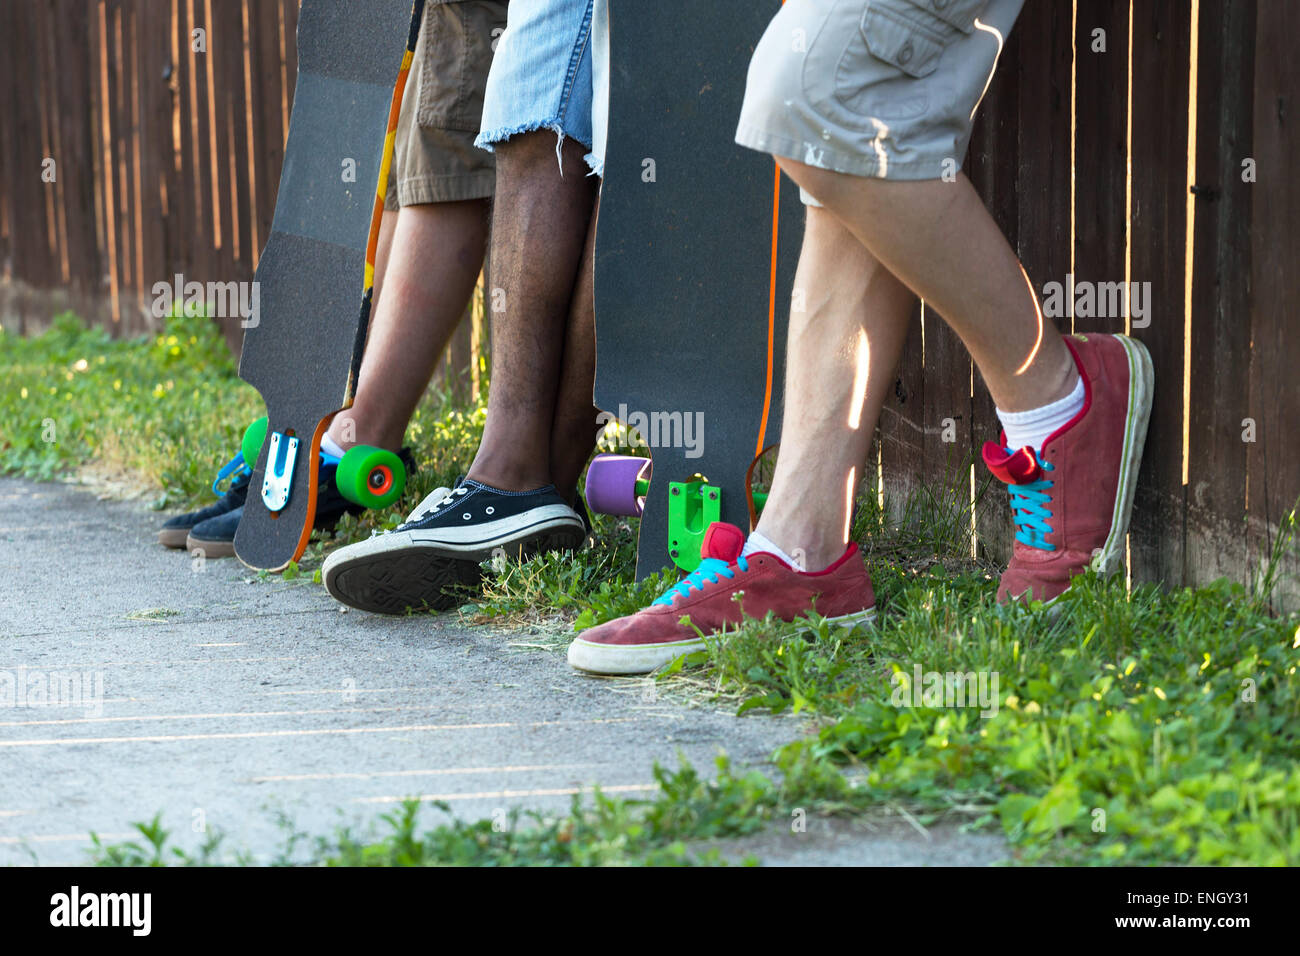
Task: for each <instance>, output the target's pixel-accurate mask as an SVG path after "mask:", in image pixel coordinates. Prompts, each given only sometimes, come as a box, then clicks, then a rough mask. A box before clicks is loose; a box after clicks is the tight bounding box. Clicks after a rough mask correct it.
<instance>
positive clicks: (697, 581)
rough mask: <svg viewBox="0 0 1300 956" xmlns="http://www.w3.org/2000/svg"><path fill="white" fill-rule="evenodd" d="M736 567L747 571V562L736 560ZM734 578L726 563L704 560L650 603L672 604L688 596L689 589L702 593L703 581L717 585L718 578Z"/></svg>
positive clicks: (734, 573)
mask: <svg viewBox="0 0 1300 956" xmlns="http://www.w3.org/2000/svg"><path fill="white" fill-rule="evenodd" d="M736 567H738V568H740V570H742V571H748V570H749V562H748V561H746V560H745V559H744V558H737V559H736ZM735 576H736V572H735V571H733V570H732V569H731V565H729V564H728V563H727V562H726V561H723V560H722V559H721V558H705V559H704V560H703V561H701V562H700V566H699V567H698V568H696V569H695V570H694V571H692V572H691V573H690V574H688V575H686V577H684V578H682V579H681V580H680V581H678V582H677V583H676V584H674V585H673V586H672V587H670V588H669V589H668V590H667V591H665V592H664V593H663V595H662V596H661V597H658V598H656V599H655V600H654V601H653V602H652V603H654V604H672V603H673V601H674V600H676V599H677V597H678V596H681V597H685V596H686V595H688V594H690V593H691V588H695V589H696V590H697V591H703V590H704V582H705V581H708V582H709V583H710V584H717V583H718V579H719V578H734V577H735Z"/></svg>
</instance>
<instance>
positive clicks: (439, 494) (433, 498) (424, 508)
mask: <svg viewBox="0 0 1300 956" xmlns="http://www.w3.org/2000/svg"><path fill="white" fill-rule="evenodd" d="M466 490H467V489H465V488H457V489H456V490H455V491H453V490H452V489H450V488H434V489H433V491H431V492H429V493H428V494H427V495H425V496H424V500H423V501H421V502H420V503H419V504H418V505H416V506H415V510H414V511H412V512H411V513H410V514H409V515H407V516H406V521H407V523H410V522H412V521H419V520H421V519H422V518H425V517H427V516H428V515H430V514H432V513H433V512H435V511H437V510H438V509H439V508H441V507H442V506H443V505H445V504H447V503H448V502H450V501H452V500H454V496H456V495H463V494H465V492H466Z"/></svg>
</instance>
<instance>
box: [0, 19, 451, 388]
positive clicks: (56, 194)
mask: <svg viewBox="0 0 1300 956" xmlns="http://www.w3.org/2000/svg"><path fill="white" fill-rule="evenodd" d="M297 23H298V3H297V0H0V109H2V110H3V114H2V117H0V263H3V274H2V277H0V320H3V322H4V324H5V326H6V327H10V328H15V329H17V330H19V331H33V330H37V329H39V328H41V327H42V326H43V325H44V324H45V323H46V322H48V320H49V318H50V316H52V315H54V314H55V313H57V312H59V311H61V310H63V309H72V310H74V311H76V312H77V313H78V314H80V315H81V316H82V317H83V318H84V319H86V320H87V321H89V322H92V323H96V324H102V325H104V326H106V327H108V328H110V329H112V330H113V331H114V332H115V333H118V334H128V335H129V334H137V333H140V332H144V331H147V330H150V329H152V328H154V327H156V324H157V323H156V320H154V319H153V318H152V316H151V315H150V312H149V307H150V303H151V301H152V293H151V291H150V290H151V289H152V287H153V285H154V283H156V282H160V281H167V282H170V281H171V280H172V277H173V276H175V275H177V274H181V275H183V276H185V279H186V280H187V281H191V280H196V281H199V282H203V283H206V282H209V281H217V282H230V281H247V280H251V279H252V277H253V270H254V269H255V268H256V267H257V258H258V255H259V253H260V252H261V249H262V245H263V244H264V243H265V241H266V237H267V235H268V234H269V233H270V229H271V218H272V216H273V214H274V212H275V195H276V187H277V186H278V185H279V181H280V165H281V162H282V161H283V159H284V144H285V139H286V137H287V135H288V130H289V112H290V109H291V108H292V106H293V84H294V79H295V75H296V64H297V45H296V41H295V30H296V29H297ZM394 69H396V67H394ZM47 159H52V160H53V161H54V164H53V167H52V169H51V170H49V171H47V165H46V161H47ZM51 172H52V176H51V175H50V173H51ZM47 179H48V180H52V181H47ZM470 325H471V324H470V323H469V322H463V323H462V324H461V328H460V329H459V330H458V332H457V334H456V336H455V337H454V339H453V341H452V343H451V345H450V347H449V350H448V354H447V356H446V357H445V360H444V362H443V364H442V365H441V366H440V368H439V377H440V378H442V379H444V380H445V381H446V383H447V384H448V385H450V386H454V387H456V388H457V389H458V390H459V387H460V386H461V384H462V383H463V382H464V379H465V377H464V376H461V375H459V374H455V373H457V372H459V371H460V370H463V369H465V368H467V367H469V366H470V364H471V359H470V343H471V338H472V335H473V331H472V329H471V327H470ZM223 331H224V332H225V334H226V337H227V341H229V343H230V345H231V347H232V348H233V349H235V350H236V351H237V350H238V348H239V345H240V339H239V336H240V330H239V327H238V320H237V319H231V320H229V321H228V322H226V323H225V324H224V326H223ZM474 377H475V378H476V376H474Z"/></svg>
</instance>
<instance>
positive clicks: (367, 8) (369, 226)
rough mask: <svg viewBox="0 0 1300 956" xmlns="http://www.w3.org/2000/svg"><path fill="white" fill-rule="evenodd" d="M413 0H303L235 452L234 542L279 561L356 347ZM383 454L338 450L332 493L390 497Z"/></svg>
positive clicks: (302, 523) (395, 475) (396, 485)
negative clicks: (237, 514) (253, 402)
mask: <svg viewBox="0 0 1300 956" xmlns="http://www.w3.org/2000/svg"><path fill="white" fill-rule="evenodd" d="M424 2H425V0H414V3H412V0H370V2H367V3H365V4H359V3H355V2H351V0H303V2H302V7H301V10H300V12H299V17H298V77H297V82H296V85H295V87H294V98H293V112H292V114H291V115H290V119H289V139H288V142H287V144H286V146H285V153H284V166H283V169H282V171H281V175H280V186H279V191H278V193H277V195H276V203H275V216H274V219H273V220H272V223H271V234H270V237H269V238H268V239H267V242H266V246H265V248H264V249H263V250H262V255H261V258H260V259H259V261H258V264H257V272H256V275H255V277H254V281H255V282H256V284H257V286H258V295H259V298H258V301H259V310H258V314H257V315H256V317H255V320H254V321H252V322H251V323H250V324H249V326H248V328H247V329H246V331H245V333H244V347H243V352H242V354H241V357H240V363H239V375H240V377H241V378H242V379H244V381H246V382H248V383H249V384H250V385H252V386H253V387H254V388H256V389H257V390H258V392H259V393H260V394H261V396H262V400H263V402H265V404H266V417H265V418H264V419H259V420H258V421H257V422H254V423H253V425H252V426H250V427H249V429H248V431H247V432H246V433H245V435H244V442H243V444H242V447H241V451H240V456H241V457H243V459H244V460H245V462H246V463H247V466H248V467H249V468H250V469H251V472H252V477H251V479H250V484H249V495H248V499H247V502H246V503H245V505H244V513H243V516H242V517H241V518H240V522H239V528H238V530H237V531H236V533H235V553H236V555H238V557H239V559H240V560H241V561H243V562H244V564H246V565H248V566H249V567H252V568H259V569H265V570H269V571H279V570H282V569H284V568H285V567H287V566H288V565H289V563H290V562H293V561H297V560H298V559H299V558H301V557H302V554H303V551H304V550H306V547H307V542H308V541H309V540H310V538H311V533H312V530H313V527H314V524H315V517H316V496H317V489H318V483H319V476H320V468H321V466H322V464H326V463H332V462H333V461H334V459H333V458H330V457H329V456H325V455H323V454H322V452H321V448H320V442H321V438H322V437H323V436H324V434H325V431H326V429H327V428H328V427H329V423H330V421H331V420H332V419H333V417H334V415H336V414H337V413H338V412H340V411H342V410H343V409H345V408H348V407H349V406H350V405H351V404H352V399H353V396H354V394H355V391H356V379H357V374H358V372H359V369H360V365H361V355H362V352H363V351H364V349H365V342H366V334H367V331H368V325H369V318H370V308H371V302H372V298H373V288H374V261H375V250H376V246H377V241H378V234H379V221H380V217H381V215H382V213H383V208H384V193H385V190H386V188H387V181H388V170H389V166H390V164H391V162H392V155H393V139H394V133H395V130H396V127H397V119H398V114H399V110H400V107H401V100H402V94H403V92H404V90H405V86H406V78H407V74H408V72H409V70H410V64H411V58H412V56H413V55H414V50H415V42H416V39H417V38H418V36H419V28H420V21H421V18H422V15H423V11H424ZM405 480H406V475H405V469H404V468H403V467H402V464H401V460H400V459H399V458H398V457H397V456H396V455H394V454H392V453H391V452H387V451H385V450H383V449H374V448H354V449H352V450H350V451H349V452H348V454H346V455H344V456H343V457H342V458H341V459H339V460H338V470H337V472H336V476H335V481H336V482H337V483H338V487H339V490H340V491H341V492H342V493H343V495H344V497H346V498H347V499H348V500H350V501H353V502H355V503H357V504H363V505H367V506H370V507H376V506H380V505H382V504H386V503H391V501H393V500H395V498H396V497H397V495H399V494H401V490H402V487H403V486H404V484H405Z"/></svg>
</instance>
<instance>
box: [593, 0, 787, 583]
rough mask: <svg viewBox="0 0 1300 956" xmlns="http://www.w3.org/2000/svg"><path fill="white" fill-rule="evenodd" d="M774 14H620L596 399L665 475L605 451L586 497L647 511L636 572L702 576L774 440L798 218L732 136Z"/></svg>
mask: <svg viewBox="0 0 1300 956" xmlns="http://www.w3.org/2000/svg"><path fill="white" fill-rule="evenodd" d="M780 9H781V2H780V0H711V2H709V3H701V2H699V0H660V2H657V3H645V2H642V0H610V4H609V28H610V62H611V63H612V64H613V67H614V68H613V69H612V70H611V71H610V102H609V136H608V141H607V147H606V151H605V167H604V178H603V181H602V185H601V197H600V221H599V223H598V224H597V228H596V250H595V261H596V269H595V300H596V303H595V304H596V380H595V404H596V406H597V407H598V408H600V409H602V410H604V411H605V412H607V413H609V414H610V415H613V416H615V417H616V418H617V419H619V420H621V421H623V422H624V423H625V424H626V425H628V426H629V428H635V430H637V431H639V432H641V437H642V438H643V439H644V440H645V441H646V443H647V444H648V445H649V446H650V455H651V456H652V457H653V459H654V469H653V471H654V475H653V478H652V477H651V474H650V469H649V467H648V464H637V463H636V462H633V463H628V464H616V463H611V462H608V461H607V460H605V459H601V458H598V459H596V460H594V461H593V463H592V466H591V469H592V473H591V474H589V475H588V483H587V485H586V494H587V496H588V498H587V500H588V503H589V505H590V507H591V508H592V510H594V511H601V510H605V509H606V508H607V507H608V508H613V507H617V508H620V509H621V510H618V511H615V513H617V514H627V515H633V514H635V515H639V516H640V519H641V520H640V528H639V532H640V540H639V543H638V548H637V577H638V578H643V577H645V576H646V575H648V574H650V573H652V572H655V571H658V570H659V569H661V568H663V567H665V566H670V565H675V566H677V567H679V568H682V569H683V570H691V569H693V568H694V567H695V566H696V565H698V563H699V545H700V540H701V539H702V537H703V533H704V530H705V528H706V527H707V525H708V522H709V521H711V520H721V521H726V522H729V523H731V524H736V525H740V526H742V527H745V526H746V525H748V523H749V519H750V502H749V501H748V500H747V499H748V495H747V493H746V489H747V482H746V476H747V474H748V473H749V472H750V468H751V466H752V465H753V463H754V462H755V460H756V459H758V458H759V457H760V454H761V452H762V451H763V450H764V449H766V448H768V447H769V446H771V445H773V444H775V443H776V442H777V441H779V437H778V433H779V431H780V421H781V375H782V369H783V367H784V364H785V362H784V352H785V325H786V323H785V316H786V314H787V310H788V308H789V303H790V296H791V289H792V287H793V285H794V271H795V265H796V262H797V259H798V252H799V246H800V243H801V239H802V232H803V209H802V206H801V204H800V202H799V195H798V190H797V189H796V188H794V187H793V186H792V185H791V184H790V183H789V182H788V181H785V182H782V180H781V176H780V173H779V171H778V170H777V169H776V166H775V164H774V163H773V162H772V159H771V157H769V156H765V155H762V154H761V153H757V152H755V151H753V150H749V149H745V148H743V147H741V146H738V145H736V143H735V140H734V137H735V131H736V121H737V119H738V117H739V116H740V106H741V102H742V100H743V98H744V92H745V77H746V74H747V73H748V69H749V61H750V57H751V56H752V54H753V52H754V46H755V44H756V43H757V42H758V40H759V38H760V37H761V36H762V35H763V32H764V31H765V30H766V29H767V25H768V23H770V22H771V20H772V17H774V16H775V15H776V14H777V13H778V12H779V11H780ZM688 424H689V425H690V426H691V428H690V429H689V430H688V428H687V425H688ZM640 461H642V462H644V459H641V460H640ZM607 481H610V482H612V484H611V485H609V486H607V485H606V482H607ZM638 482H643V483H644V484H643V485H642V487H641V488H640V489H638V487H637V484H638ZM593 491H594V492H595V495H594V499H593V495H592V493H593ZM606 491H608V492H610V496H611V500H608V501H607V500H606V498H605V494H604V493H605V492H606ZM674 552H675V553H674Z"/></svg>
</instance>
